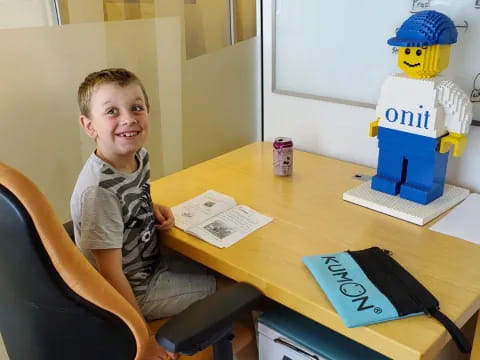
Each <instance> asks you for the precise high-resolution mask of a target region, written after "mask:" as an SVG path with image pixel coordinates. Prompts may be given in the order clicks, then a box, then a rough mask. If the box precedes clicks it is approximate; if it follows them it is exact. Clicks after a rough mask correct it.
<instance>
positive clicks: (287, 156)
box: [273, 137, 293, 176]
mask: <svg viewBox="0 0 480 360" xmlns="http://www.w3.org/2000/svg"><path fill="white" fill-rule="evenodd" d="M292 170H293V141H292V139H290V138H288V137H277V138H276V139H275V141H274V142H273V172H274V173H275V175H278V176H290V175H292Z"/></svg>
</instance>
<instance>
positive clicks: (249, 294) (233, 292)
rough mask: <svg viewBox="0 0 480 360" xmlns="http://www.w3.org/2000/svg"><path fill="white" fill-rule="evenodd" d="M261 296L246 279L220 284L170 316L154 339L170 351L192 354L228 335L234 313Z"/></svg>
mask: <svg viewBox="0 0 480 360" xmlns="http://www.w3.org/2000/svg"><path fill="white" fill-rule="evenodd" d="M261 296H262V295H261V293H260V292H259V291H258V290H257V289H255V288H254V287H252V286H250V285H248V284H245V283H236V284H234V285H231V286H228V287H225V288H222V289H220V290H218V291H217V292H215V293H214V294H212V295H210V296H208V297H206V298H204V299H202V300H200V301H198V302H196V303H194V304H192V305H191V306H189V307H188V308H187V309H186V310H184V311H183V312H181V313H180V314H178V315H176V316H174V317H172V318H171V319H170V320H169V321H168V322H167V323H166V324H165V325H163V326H162V327H161V328H160V329H159V330H158V331H157V335H156V339H157V342H158V343H159V344H160V345H161V346H163V347H164V348H165V349H167V350H168V351H171V352H175V353H183V354H187V355H192V354H195V353H196V352H198V351H200V350H203V349H205V348H206V347H208V346H210V345H212V344H214V343H215V342H217V341H218V340H219V339H220V338H222V337H224V336H225V335H227V334H228V332H230V331H231V329H232V326H233V320H234V319H235V318H236V316H237V315H239V314H240V313H241V312H242V311H245V310H248V309H249V308H251V307H252V306H253V305H254V303H255V302H256V301H257V300H258V299H260V297H261Z"/></svg>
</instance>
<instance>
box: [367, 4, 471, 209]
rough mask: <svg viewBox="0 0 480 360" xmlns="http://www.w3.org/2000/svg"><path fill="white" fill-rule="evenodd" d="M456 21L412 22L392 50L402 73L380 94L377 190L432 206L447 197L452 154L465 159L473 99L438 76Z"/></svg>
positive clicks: (433, 17) (437, 17) (428, 16)
mask: <svg viewBox="0 0 480 360" xmlns="http://www.w3.org/2000/svg"><path fill="white" fill-rule="evenodd" d="M456 41H457V29H456V27H455V24H454V23H453V21H452V20H451V19H450V18H448V17H447V16H446V15H444V14H441V13H439V12H437V11H433V10H427V11H421V12H419V13H416V14H414V15H412V16H411V17H410V18H408V19H407V20H406V21H405V22H404V23H403V24H402V26H401V27H400V28H399V30H398V32H397V34H396V36H395V37H393V38H391V39H389V40H388V44H390V45H393V46H397V47H399V51H398V67H399V68H400V69H401V70H402V71H403V73H401V74H396V75H392V76H390V77H388V78H387V79H386V80H385V81H384V83H383V85H382V89H381V92H380V97H379V100H378V104H377V108H376V119H375V121H373V122H372V123H370V131H369V135H370V136H378V140H379V142H378V147H379V156H378V167H377V174H376V175H375V176H374V177H373V178H372V189H374V190H378V191H382V192H384V193H387V194H391V195H397V194H400V197H402V198H404V199H407V200H411V201H414V202H417V203H421V204H428V203H429V202H431V201H433V200H435V199H436V198H438V197H440V196H441V195H442V194H443V188H444V185H445V174H446V169H447V161H448V152H449V150H450V148H451V146H452V145H453V155H454V156H461V155H462V153H463V151H464V149H465V146H466V143H467V138H466V135H467V133H468V130H469V127H470V123H471V120H472V104H471V103H470V101H469V97H468V96H467V95H466V93H465V92H464V91H462V90H461V89H460V88H459V87H458V86H457V85H456V84H455V83H454V82H452V81H450V80H447V79H445V78H443V77H442V76H440V75H439V74H440V73H441V72H442V71H443V70H444V69H446V68H447V66H448V63H449V58H450V48H451V44H453V43H455V42H456Z"/></svg>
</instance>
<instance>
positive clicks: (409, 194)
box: [372, 127, 448, 205]
mask: <svg viewBox="0 0 480 360" xmlns="http://www.w3.org/2000/svg"><path fill="white" fill-rule="evenodd" d="M378 130H379V131H378V146H379V156H378V169H377V175H375V176H374V177H373V179H372V189H374V190H378V191H381V192H384V193H387V194H390V195H397V194H398V193H400V197H401V198H404V199H407V200H410V201H414V202H416V203H419V204H424V205H426V204H428V203H430V202H431V201H433V200H435V199H436V198H438V197H440V196H442V194H443V188H444V185H445V175H446V171H447V162H448V153H446V154H440V153H439V152H438V151H437V148H438V143H439V139H434V138H429V137H426V136H420V135H415V134H410V133H404V132H400V131H396V130H392V129H387V128H382V127H380V128H379V129H378Z"/></svg>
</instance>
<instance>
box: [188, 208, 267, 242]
mask: <svg viewBox="0 0 480 360" xmlns="http://www.w3.org/2000/svg"><path fill="white" fill-rule="evenodd" d="M271 221H272V218H270V217H268V216H265V215H262V214H260V213H258V212H256V211H255V210H253V209H251V208H249V207H248V206H245V205H238V206H235V207H233V208H231V209H228V210H226V211H224V212H222V213H220V214H218V215H215V216H214V217H212V218H210V219H208V220H206V221H205V222H203V223H201V224H199V225H197V226H194V227H192V228H189V229H187V232H188V233H190V234H192V235H195V236H197V237H199V238H200V239H203V240H205V241H206V242H208V243H210V244H212V245H215V246H218V247H221V248H224V247H229V246H231V245H233V244H235V243H236V242H237V241H239V240H240V239H242V238H244V237H245V236H247V235H248V234H250V233H252V232H254V231H255V230H257V229H258V228H260V227H262V226H264V225H266V224H268V223H269V222H271Z"/></svg>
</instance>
